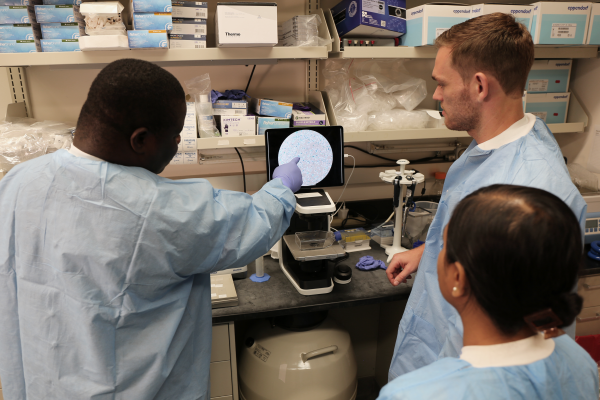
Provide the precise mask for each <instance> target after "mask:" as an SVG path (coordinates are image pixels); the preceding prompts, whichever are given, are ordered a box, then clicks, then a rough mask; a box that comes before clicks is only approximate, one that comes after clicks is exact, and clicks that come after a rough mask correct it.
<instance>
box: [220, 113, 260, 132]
mask: <svg viewBox="0 0 600 400" xmlns="http://www.w3.org/2000/svg"><path fill="white" fill-rule="evenodd" d="M216 118H217V125H218V128H219V131H220V132H221V136H223V137H227V136H251V135H256V118H255V117H254V115H240V116H233V115H219V116H217V117H216Z"/></svg>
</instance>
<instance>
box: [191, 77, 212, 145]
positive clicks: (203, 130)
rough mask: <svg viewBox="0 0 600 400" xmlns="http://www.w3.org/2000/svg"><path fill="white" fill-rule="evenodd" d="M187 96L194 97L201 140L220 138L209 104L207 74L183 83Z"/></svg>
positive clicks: (209, 90)
mask: <svg viewBox="0 0 600 400" xmlns="http://www.w3.org/2000/svg"><path fill="white" fill-rule="evenodd" d="M185 86H186V87H187V88H188V91H189V94H190V95H192V96H193V97H194V103H195V106H196V116H197V119H198V132H199V133H200V137H201V138H206V137H216V136H221V134H220V133H219V131H218V130H217V127H216V125H215V120H214V117H213V109H212V102H211V100H210V99H211V85H210V76H209V75H208V74H204V75H200V76H197V77H195V78H193V79H190V80H189V81H185Z"/></svg>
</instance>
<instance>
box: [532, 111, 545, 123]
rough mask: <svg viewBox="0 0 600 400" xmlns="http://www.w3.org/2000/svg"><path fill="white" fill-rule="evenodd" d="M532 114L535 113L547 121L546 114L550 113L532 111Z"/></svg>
mask: <svg viewBox="0 0 600 400" xmlns="http://www.w3.org/2000/svg"><path fill="white" fill-rule="evenodd" d="M531 114H533V115H535V116H536V117H538V118H539V119H541V120H542V121H544V122H546V116H547V115H548V113H547V112H546V111H540V112H532V113H531Z"/></svg>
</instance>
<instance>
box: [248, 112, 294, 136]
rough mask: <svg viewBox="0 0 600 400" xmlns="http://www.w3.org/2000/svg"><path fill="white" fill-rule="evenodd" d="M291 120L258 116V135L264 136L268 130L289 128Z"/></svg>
mask: <svg viewBox="0 0 600 400" xmlns="http://www.w3.org/2000/svg"><path fill="white" fill-rule="evenodd" d="M289 127H290V120H289V118H277V117H261V116H259V115H257V116H256V134H257V135H264V134H265V131H266V130H267V129H280V128H289Z"/></svg>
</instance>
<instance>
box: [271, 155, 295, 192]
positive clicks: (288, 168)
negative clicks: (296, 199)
mask: <svg viewBox="0 0 600 400" xmlns="http://www.w3.org/2000/svg"><path fill="white" fill-rule="evenodd" d="M298 161H300V158H299V157H296V158H294V159H293V160H292V161H290V162H289V163H287V164H282V165H280V166H279V167H277V168H275V171H273V179H275V178H281V182H282V183H283V184H284V185H285V186H287V187H289V188H290V189H291V190H292V192H294V193H296V192H297V191H298V190H300V187H301V186H302V172H301V171H300V168H298V165H296V164H298Z"/></svg>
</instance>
